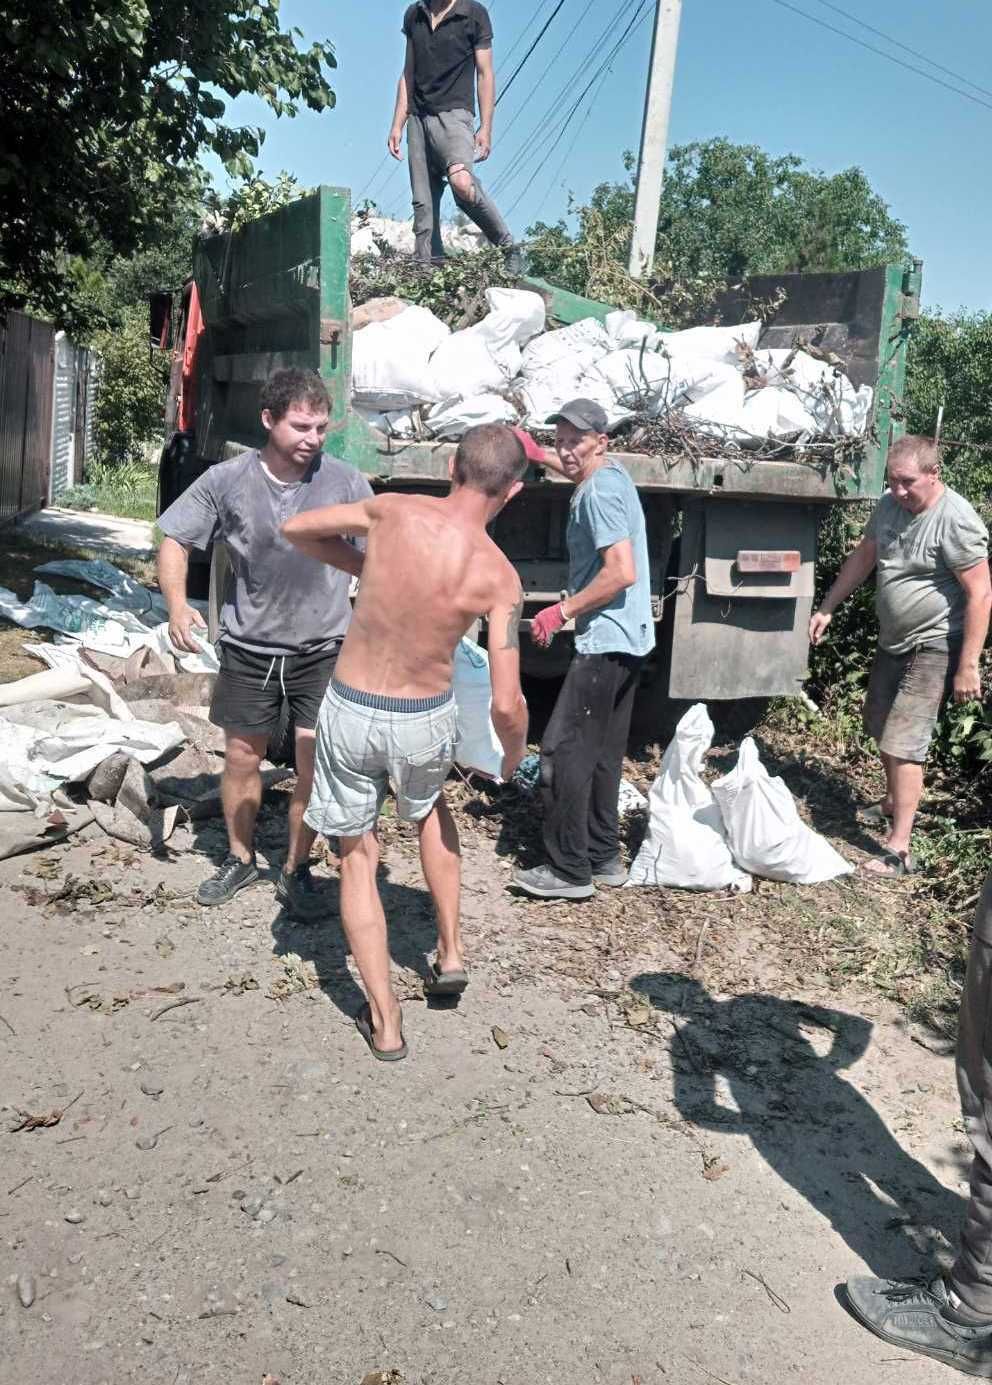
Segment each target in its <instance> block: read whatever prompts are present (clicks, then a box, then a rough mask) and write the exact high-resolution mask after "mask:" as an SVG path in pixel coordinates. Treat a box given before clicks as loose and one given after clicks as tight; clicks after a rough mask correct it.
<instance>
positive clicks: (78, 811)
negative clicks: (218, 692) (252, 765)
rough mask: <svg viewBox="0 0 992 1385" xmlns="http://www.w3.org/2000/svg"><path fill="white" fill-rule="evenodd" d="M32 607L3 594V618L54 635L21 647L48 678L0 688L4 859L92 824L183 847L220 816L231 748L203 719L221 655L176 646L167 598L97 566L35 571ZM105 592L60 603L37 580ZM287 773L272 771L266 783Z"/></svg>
mask: <svg viewBox="0 0 992 1385" xmlns="http://www.w3.org/2000/svg"><path fill="white" fill-rule="evenodd" d="M35 572H36V581H35V586H34V592H33V594H32V597H31V600H30V601H27V602H22V601H19V600H18V598H17V597H16V596H15V594H14V593H13V592H10V591H7V590H6V589H2V588H0V616H3V617H4V618H6V619H7V620H10V621H12V622H14V623H15V624H18V625H21V626H24V627H26V628H28V629H35V628H38V627H44V628H47V629H50V630H53V631H55V639H56V642H55V643H54V644H25V646H24V648H25V650H26V652H27V653H29V654H31V655H32V656H33V657H35V658H36V659H38V661H39V663H41V664H43V665H45V666H46V667H45V668H44V670H43V671H40V672H38V673H34V674H29V675H28V676H27V677H25V678H21V679H18V680H17V681H15V682H12V683H6V684H3V685H2V686H0V859H2V858H3V857H5V856H11V855H16V854H17V853H18V852H21V851H27V850H31V849H32V848H34V847H37V846H42V845H45V844H47V843H49V842H52V841H57V840H60V839H61V838H63V837H65V836H66V835H67V834H68V833H69V832H72V831H76V830H78V829H79V828H81V827H84V826H86V825H87V824H88V823H90V822H92V821H94V820H95V821H96V822H98V823H99V825H100V826H101V827H102V828H103V829H104V831H105V832H107V833H108V835H110V836H112V837H115V838H117V839H118V840H121V841H124V842H127V843H128V844H129V845H131V846H136V847H140V848H144V849H146V850H154V849H157V848H159V847H161V846H162V845H163V844H164V843H165V842H170V843H171V844H172V845H173V846H177V845H178V846H186V845H189V844H190V841H191V839H190V838H189V837H188V835H187V836H185V837H183V836H181V835H179V834H177V829H178V828H180V827H181V826H182V825H183V824H184V823H187V822H190V821H192V820H194V819H197V818H202V817H209V816H213V815H214V814H216V813H218V812H219V811H220V772H221V769H222V764H223V761H222V758H221V755H220V751H221V750H222V748H223V737H222V735H221V733H220V732H218V730H217V729H216V727H214V726H212V725H211V723H210V722H209V721H208V720H207V707H208V704H209V702H210V696H211V692H212V687H213V682H214V678H215V674H216V670H217V669H218V667H219V665H218V660H217V655H216V653H215V651H214V648H213V646H212V645H211V644H210V642H209V641H208V640H207V639H206V638H205V637H204V638H203V640H202V642H201V651H200V653H198V654H182V653H179V652H177V651H176V650H175V649H173V647H172V644H171V642H170V640H169V634H168V624H167V621H166V620H165V619H164V617H165V616H166V614H167V612H166V610H165V605H164V602H163V600H162V597H161V595H160V594H159V593H158V592H155V591H152V590H150V589H149V588H147V587H144V586H142V585H141V584H140V583H139V582H136V581H135V580H134V579H133V578H131V577H129V576H128V575H127V574H126V573H125V572H122V571H121V570H120V569H119V568H116V567H114V566H113V565H112V564H110V563H107V562H102V561H82V560H75V559H74V560H71V561H59V562H51V563H46V564H44V565H43V566H42V567H39V568H37V569H36V570H35ZM38 574H40V575H58V576H62V577H75V578H78V579H79V580H80V581H82V582H85V583H87V584H88V585H89V586H91V587H95V588H98V589H101V590H103V591H106V592H107V593H108V595H107V597H106V599H105V600H103V601H100V600H96V599H94V598H92V597H88V596H83V595H81V594H72V595H69V596H58V595H56V593H55V592H54V591H53V590H52V589H51V587H49V586H47V585H46V583H45V582H43V581H40V580H37V575H38ZM288 774H289V771H288V770H284V769H277V768H276V767H275V766H272V765H266V766H264V768H263V782H264V783H265V784H266V785H269V784H274V783H278V782H279V781H280V780H281V779H284V778H286V777H287V776H288Z"/></svg>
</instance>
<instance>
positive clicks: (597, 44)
mask: <svg viewBox="0 0 992 1385" xmlns="http://www.w3.org/2000/svg"><path fill="white" fill-rule="evenodd" d="M631 3H632V0H620V4H619V6H618V7H617V12H616V14H615V15H614V16H613V17H612V19H610V21H609V22H608V23H607V25H606V27H605V29H603V31H602V33H600V34H598V35H597V36H596V38H595V39H594V40H593V42H592V44H591V46H590V47H589V49H588V51H587V52H586V53H584V54H583V56H582V57H581V58H580V60H579V62H578V64H577V65H576V67H575V68H574V70H573V71H572V72H570V73H569V74H568V76H567V77H566V78H565V80H564V82H563V83H562V86H561V88H560V89H559V90H558V91H557V92H556V93H555V94H554V96H553V97H552V98H551V100H550V102H549V104H548V106H547V108H546V109H545V111H544V112H543V114H542V115H540V116H539V117H538V118H537V120H536V121H535V123H534V124H533V126H532V127H531V129H530V130H529V131H528V133H527V134H526V135H524V136H523V138H522V139H521V140H520V141H519V143H518V145H517V147H516V149H515V150H514V151H513V153H512V154H511V155H510V156H509V159H508V162H507V165H506V167H505V168H504V170H503V172H502V173H500V175H499V176H498V177H497V178H495V179H494V181H493V191H494V192H496V191H497V190H498V189H500V188H505V187H507V186H509V184H510V183H512V182H514V181H515V179H516V177H517V175H518V174H519V171H520V161H521V159H524V158H525V157H527V156H528V152H529V153H530V154H532V153H533V152H534V148H535V143H537V144H540V142H541V140H542V132H543V139H545V140H546V139H548V138H549V137H550V136H551V135H553V134H554V132H555V131H556V130H557V128H558V124H559V121H560V117H559V118H558V119H555V113H556V111H559V110H560V108H561V106H562V103H563V102H565V101H567V100H568V99H569V95H570V93H571V92H572V91H573V90H574V88H575V85H576V83H577V82H579V81H580V80H581V79H582V75H583V73H584V72H586V71H588V70H589V65H590V63H592V62H593V61H594V60H595V58H596V54H597V53H599V52H601V51H602V48H603V45H604V43H606V42H607V40H608V39H609V37H610V35H611V33H613V32H614V31H615V29H616V27H617V24H618V23H619V22H620V20H621V19H622V17H623V14H624V11H625V10H628V11H629V8H630V4H631ZM643 5H644V0H640V3H639V4H638V10H640V9H642V8H643ZM559 51H560V50H559ZM549 70H550V69H549ZM601 70H602V69H601V67H599V68H597V73H598V72H599V71H601ZM536 90H537V87H535V88H534V90H533V91H531V92H530V93H529V95H528V97H527V100H526V101H524V103H523V105H522V106H521V107H520V108H519V110H517V111H516V112H515V113H514V116H513V118H512V119H511V120H510V122H509V124H508V125H507V127H506V129H505V130H504V131H503V139H504V140H505V138H506V136H507V135H508V134H509V132H510V130H512V128H513V126H514V125H515V124H516V123H517V121H518V120H519V118H520V116H521V115H522V114H523V112H524V110H525V109H526V107H527V105H528V104H529V102H530V99H531V98H532V97H533V95H534V94H535V91H536Z"/></svg>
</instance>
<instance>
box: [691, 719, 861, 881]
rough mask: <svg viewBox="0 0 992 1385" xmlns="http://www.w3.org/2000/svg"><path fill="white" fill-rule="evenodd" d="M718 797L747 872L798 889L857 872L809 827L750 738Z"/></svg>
mask: <svg viewBox="0 0 992 1385" xmlns="http://www.w3.org/2000/svg"><path fill="white" fill-rule="evenodd" d="M713 796H714V798H715V799H716V801H717V803H718V804H719V805H720V809H721V811H722V812H723V820H724V823H725V824H726V828H727V840H728V842H729V843H730V850H731V851H732V852H733V855H734V860H735V861H736V862H737V864H738V865H739V866H740V867H741V869H742V870H747V871H750V872H751V874H752V875H763V876H767V878H768V879H769V880H786V881H790V882H791V883H792V884H795V885H817V884H819V883H820V882H821V881H824V880H833V879H835V878H836V877H837V876H839V875H849V874H850V873H851V872H852V871H853V869H854V867H853V866H852V865H851V864H850V863H849V862H848V861H845V860H844V858H843V856H841V855H840V854H839V853H838V852H836V851H835V850H834V848H833V847H832V846H831V845H830V843H829V842H828V841H827V839H826V838H825V837H821V836H820V834H819V833H818V832H814V831H813V829H812V828H811V827H807V826H806V824H805V823H804V822H803V820H802V819H801V818H800V816H799V813H798V811H797V810H796V804H795V800H794V799H793V797H792V794H791V793H790V792H789V790H788V788H787V787H786V785H785V783H784V782H783V780H781V779H779V778H778V777H777V776H776V777H775V778H772V776H771V775H770V774H769V773H768V771H767V770H766V769H765V767H764V765H763V764H762V763H761V757H760V756H759V754H758V747H757V746H756V745H755V743H754V740H753V739H752V738H751V737H750V736H748V737H747V738H746V740H744V741H743V742H742V743H741V748H740V753H739V754H738V757H737V764H736V765H735V766H734V768H733V769H732V770H731V771H730V773H729V774H725V775H724V776H723V778H722V779H718V780H716V782H715V783H714V784H713Z"/></svg>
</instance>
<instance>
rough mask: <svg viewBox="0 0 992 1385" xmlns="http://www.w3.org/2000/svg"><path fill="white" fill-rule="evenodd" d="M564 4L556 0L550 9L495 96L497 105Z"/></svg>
mask: <svg viewBox="0 0 992 1385" xmlns="http://www.w3.org/2000/svg"><path fill="white" fill-rule="evenodd" d="M564 4H565V0H558V3H557V5H556V6H555V7H554V9H553V10H552V11H551V14H550V15H549V16H548V18H547V19H546V20H545V23H544V27H543V28H542V29H541V32H540V33H539V34H538V36H537V38H536V39H535V40H534V42H533V43H532V44H531V46H530V47H529V48H528V49H527V52H526V53H525V54H524V55H523V57H522V58H521V59H520V61H519V62H518V63H517V65H516V67H515V68H514V69H513V71H512V73H511V74H510V76H509V78H508V79H507V81H506V84H505V85H504V87H503V90H502V91H501V92H500V94H499V95H498V96H497V98H496V105H497V106H498V105H499V103H500V102H501V101H502V99H503V97H504V96H505V95H506V93H507V92H508V91H509V90H510V88H511V87H512V86H513V83H514V82H515V81H516V79H517V77H518V75H519V74H520V72H521V70H522V69H523V67H524V65H525V64H526V62H527V59H528V58H529V57H530V55H531V54H532V53H533V51H534V49H535V48H536V47H537V45H538V44H539V43H540V42H541V39H542V38H543V37H544V35H545V34H546V33H547V32H548V30H549V29H550V28H551V25H552V24H553V23H554V20H555V16H556V15H557V14H558V13H559V12H560V10H561V9H562V7H563V6H564Z"/></svg>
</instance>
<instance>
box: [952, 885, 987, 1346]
mask: <svg viewBox="0 0 992 1385" xmlns="http://www.w3.org/2000/svg"><path fill="white" fill-rule="evenodd" d="M957 1067H958V1091H959V1092H960V1094H961V1114H962V1116H963V1117H964V1126H965V1130H966V1131H967V1133H968V1139H969V1140H970V1141H971V1143H972V1145H973V1147H974V1150H975V1157H974V1159H973V1161H972V1165H971V1181H970V1194H971V1195H970V1198H969V1201H968V1211H967V1214H966V1216H965V1222H964V1230H963V1231H962V1233H961V1246H960V1249H959V1251H958V1258H957V1260H956V1261H955V1264H954V1268H953V1270H952V1271H951V1284H952V1286H953V1288H954V1290H955V1291H956V1292H957V1294H958V1295H959V1296H960V1298H961V1301H962V1302H963V1303H964V1304H965V1305H966V1306H967V1307H968V1308H970V1309H971V1310H972V1311H973V1312H975V1313H980V1314H981V1315H982V1316H983V1317H985V1318H992V874H990V875H989V877H988V879H987V880H986V881H985V888H984V889H983V890H982V895H981V899H980V900H979V901H978V912H977V913H976V915H975V923H974V929H973V932H972V935H971V951H970V952H969V954H968V974H967V977H966V979H965V983H964V995H963V997H962V1000H961V1017H960V1019H959V1021H958V1058H957Z"/></svg>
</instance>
